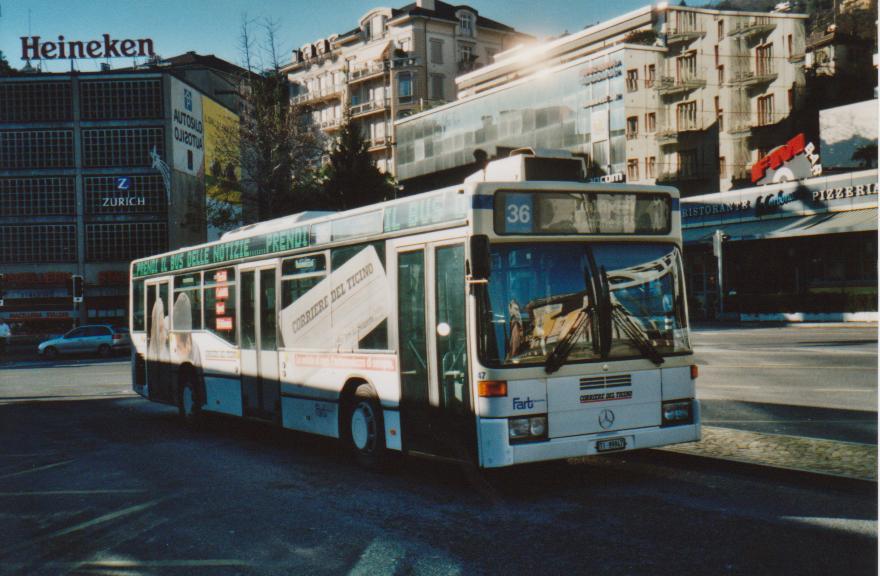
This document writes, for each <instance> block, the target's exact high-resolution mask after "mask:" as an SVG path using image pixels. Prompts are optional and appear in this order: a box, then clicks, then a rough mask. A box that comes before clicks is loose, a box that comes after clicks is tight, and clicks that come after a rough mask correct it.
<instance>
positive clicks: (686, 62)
mask: <svg viewBox="0 0 880 576" xmlns="http://www.w3.org/2000/svg"><path fill="white" fill-rule="evenodd" d="M675 71H676V74H677V79H678V82H688V81H690V80H695V79H696V78H697V51H696V50H691V51H690V52H687V53H686V54H684V55H682V56H679V57H678V58H676V59H675Z"/></svg>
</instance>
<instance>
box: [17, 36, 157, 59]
mask: <svg viewBox="0 0 880 576" xmlns="http://www.w3.org/2000/svg"><path fill="white" fill-rule="evenodd" d="M155 55H156V53H155V52H154V51H153V40H152V39H151V38H139V39H137V40H133V39H130V38H127V39H125V40H119V39H116V38H112V37H111V36H110V34H104V35H103V36H102V37H101V39H100V40H65V39H64V36H58V39H57V40H55V41H48V40H47V41H42V39H41V38H40V36H21V59H22V60H73V59H77V58H127V57H134V56H142V57H148V56H155Z"/></svg>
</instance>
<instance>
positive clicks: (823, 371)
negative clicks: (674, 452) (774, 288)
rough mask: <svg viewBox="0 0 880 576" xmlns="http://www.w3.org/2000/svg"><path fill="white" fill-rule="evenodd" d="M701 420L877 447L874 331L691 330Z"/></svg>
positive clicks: (819, 327) (824, 327) (821, 327)
mask: <svg viewBox="0 0 880 576" xmlns="http://www.w3.org/2000/svg"><path fill="white" fill-rule="evenodd" d="M693 340H694V350H695V356H696V360H697V364H699V365H700V379H699V381H698V383H697V396H698V397H699V398H700V400H701V403H702V405H703V423H704V424H707V425H712V426H721V427H726V428H738V429H743V430H752V431H757V432H767V433H777V434H791V435H795V436H810V437H816V438H827V439H831V440H843V441H849V442H862V443H869V444H877V326H876V325H859V324H852V325H840V324H832V325H828V324H806V325H795V326H757V327H753V328H743V327H735V328H732V327H729V328H697V329H695V330H694V332H693Z"/></svg>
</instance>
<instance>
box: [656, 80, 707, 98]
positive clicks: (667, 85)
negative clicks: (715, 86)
mask: <svg viewBox="0 0 880 576" xmlns="http://www.w3.org/2000/svg"><path fill="white" fill-rule="evenodd" d="M655 86H656V88H657V92H659V93H660V95H661V96H678V95H681V94H687V93H688V92H691V91H692V90H696V89H697V88H703V87H705V86H706V80H705V78H697V77H696V76H687V77H683V78H679V79H678V80H676V79H675V78H673V77H672V76H661V77H660V81H659V82H657V83H656V84H655Z"/></svg>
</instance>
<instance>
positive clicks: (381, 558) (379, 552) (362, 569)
mask: <svg viewBox="0 0 880 576" xmlns="http://www.w3.org/2000/svg"><path fill="white" fill-rule="evenodd" d="M405 554H406V551H405V550H404V548H403V546H401V545H400V544H398V543H397V542H391V541H388V540H382V539H376V540H373V541H372V542H371V543H370V545H369V546H367V549H366V550H364V552H363V553H362V554H361V557H360V559H359V560H358V563H357V564H355V565H354V567H353V568H352V569H351V570H349V571H348V576H361V575H364V576H366V575H372V574H377V575H378V574H388V575H389V576H390V575H392V574H394V573H396V572H397V567H398V564H400V563H401V561H402V560H403V557H404V555H405Z"/></svg>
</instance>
